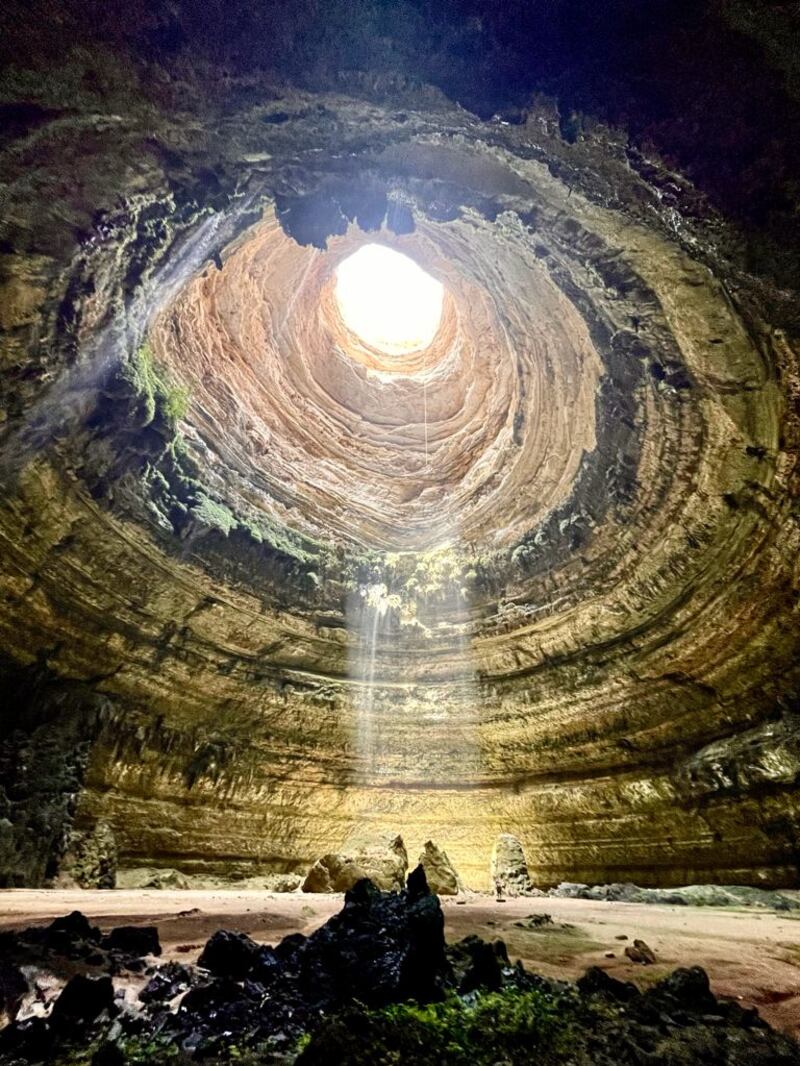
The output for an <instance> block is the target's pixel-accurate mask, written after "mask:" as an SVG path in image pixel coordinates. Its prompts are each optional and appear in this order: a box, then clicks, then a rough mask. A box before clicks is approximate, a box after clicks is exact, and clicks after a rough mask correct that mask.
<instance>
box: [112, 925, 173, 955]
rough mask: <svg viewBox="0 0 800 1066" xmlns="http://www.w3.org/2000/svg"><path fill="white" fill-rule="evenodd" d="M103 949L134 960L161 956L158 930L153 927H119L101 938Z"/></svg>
mask: <svg viewBox="0 0 800 1066" xmlns="http://www.w3.org/2000/svg"><path fill="white" fill-rule="evenodd" d="M103 947H104V948H106V949H107V950H109V951H119V952H120V953H121V954H123V955H130V956H132V957H133V958H136V959H140V958H142V957H143V956H144V955H160V954H161V944H160V942H159V939H158V929H157V928H156V927H155V926H154V925H119V926H117V928H116V929H112V930H111V932H110V933H109V934H108V936H105V937H103Z"/></svg>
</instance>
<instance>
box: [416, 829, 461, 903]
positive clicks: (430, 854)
mask: <svg viewBox="0 0 800 1066" xmlns="http://www.w3.org/2000/svg"><path fill="white" fill-rule="evenodd" d="M419 864H420V866H422V868H423V870H424V871H425V879H426V880H427V882H428V888H430V890H431V892H435V893H436V895H437V896H457V895H458V892H459V884H458V874H457V873H456V871H455V870H454V869H453V866H452V863H451V862H450V860H449V859H448V857H447V852H446V851H443V850H442V849H441V848H440V847H438V845H436V844H434V842H433V841H432V840H428V841H426V842H425V847H424V848H423V849H422V851H421V852H420V856H419Z"/></svg>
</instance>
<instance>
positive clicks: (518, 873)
mask: <svg viewBox="0 0 800 1066" xmlns="http://www.w3.org/2000/svg"><path fill="white" fill-rule="evenodd" d="M491 875H492V884H493V885H494V887H495V890H496V891H498V892H503V893H505V894H506V895H508V896H524V895H526V894H527V893H528V892H529V891H530V889H531V888H532V887H533V886H532V885H531V879H530V876H529V875H528V864H527V862H526V861H525V852H524V851H523V848H522V844H521V843H520V841H519V839H518V838H517V837H515V836H513V835H512V834H511V833H501V835H500V836H499V837H498V838H497V840H496V841H495V843H494V848H493V850H492V866H491Z"/></svg>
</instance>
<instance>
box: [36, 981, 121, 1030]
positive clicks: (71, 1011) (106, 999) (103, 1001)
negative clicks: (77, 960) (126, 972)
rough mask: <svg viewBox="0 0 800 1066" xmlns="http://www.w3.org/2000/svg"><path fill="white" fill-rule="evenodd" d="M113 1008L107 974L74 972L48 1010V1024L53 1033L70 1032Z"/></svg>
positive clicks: (82, 1028) (112, 993)
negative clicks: (49, 1010)
mask: <svg viewBox="0 0 800 1066" xmlns="http://www.w3.org/2000/svg"><path fill="white" fill-rule="evenodd" d="M114 1010H115V1004H114V985H113V984H112V981H111V978H110V977H96V978H94V977H85V976H84V975H83V974H76V975H75V976H74V977H72V978H70V980H69V981H68V982H67V984H66V985H65V986H64V988H63V990H62V992H61V994H60V995H59V997H58V999H57V1000H56V1001H55V1003H54V1004H53V1009H52V1011H51V1012H50V1027H51V1029H52V1030H53V1031H54V1032H57V1033H66V1034H69V1033H74V1032H78V1031H80V1030H85V1028H86V1027H87V1026H88V1025H90V1024H91V1023H92V1022H94V1021H96V1020H97V1018H98V1017H99V1016H100V1015H101V1014H102V1013H103V1012H104V1011H107V1012H109V1013H111V1012H113V1011H114Z"/></svg>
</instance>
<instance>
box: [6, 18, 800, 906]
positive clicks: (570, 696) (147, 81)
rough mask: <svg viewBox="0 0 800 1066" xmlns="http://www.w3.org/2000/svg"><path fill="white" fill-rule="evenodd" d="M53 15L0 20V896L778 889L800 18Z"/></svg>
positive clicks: (788, 803) (790, 862)
mask: <svg viewBox="0 0 800 1066" xmlns="http://www.w3.org/2000/svg"><path fill="white" fill-rule="evenodd" d="M56 6H57V7H59V5H56ZM63 6H64V7H65V12H64V14H63V19H62V18H55V17H54V16H53V10H52V5H50V6H47V7H43V6H42V5H40V4H39V3H38V2H36V3H34V5H33V9H32V10H31V11H29V12H27V13H26V17H25V18H19V17H18V11H17V8H16V6H15V5H10V6H8V5H7V10H5V9H4V10H3V11H2V12H0V20H2V26H0V29H2V32H0V51H2V55H3V57H4V58H5V59H6V60H7V62H6V63H5V64H4V72H3V84H2V87H1V88H2V100H3V103H2V137H0V169H1V170H2V174H1V175H0V178H1V180H2V188H3V219H2V223H1V232H0V332H1V334H2V336H1V337H0V342H1V343H0V350H1V351H2V356H0V361H1V366H0V369H2V373H1V374H0V480H1V487H2V492H1V493H0V557H1V558H2V561H3V562H2V568H0V644H2V648H3V656H4V659H3V663H2V669H1V671H0V672H1V673H2V681H3V690H4V694H8V699H6V700H4V708H3V712H2V713H3V722H2V725H3V729H2V735H1V736H0V770H2V772H0V884H2V885H8V886H14V885H23V884H26V885H34V884H35V885H41V884H46V883H52V881H53V878H55V877H56V876H57V875H58V872H59V868H60V866H61V865H62V864H63V859H64V854H65V849H66V848H67V845H68V844H69V841H70V840H71V839H73V840H77V839H79V837H78V836H73V834H89V835H91V834H92V833H93V832H94V829H95V827H96V826H98V825H107V826H108V827H109V829H110V832H111V833H112V834H113V837H114V840H115V842H116V847H117V849H118V852H119V869H118V876H119V877H120V878H122V877H123V875H124V873H125V870H127V869H138V868H142V867H146V868H154V869H155V868H159V867H169V868H174V869H175V870H177V871H178V873H179V874H180V876H185V877H194V876H198V877H206V878H209V879H211V878H214V877H219V878H222V879H224V878H230V879H232V880H236V881H239V882H240V881H242V880H244V879H248V878H262V877H266V876H269V875H274V874H284V873H285V872H287V871H289V872H294V871H299V870H303V871H306V870H308V869H309V868H310V867H311V866H312V864H314V863H315V862H316V860H317V859H318V858H319V857H320V856H322V855H326V854H328V853H332V854H344V853H345V849H346V848H347V847H348V846H349V842H350V841H351V840H352V838H353V835H354V833H355V832H356V831H360V832H364V833H366V834H367V835H373V836H376V835H379V834H382V833H386V832H391V833H397V832H400V833H402V835H403V839H404V840H405V842H406V845H407V846H408V848H409V853H410V854H411V855H413V856H416V855H418V854H419V853H420V851H421V850H422V848H423V847H424V844H425V841H427V840H435V841H436V842H437V844H438V845H439V846H440V847H441V848H443V849H445V850H446V852H447V854H448V856H449V857H450V859H451V860H452V862H453V865H454V867H455V868H456V869H457V870H458V872H459V875H460V876H461V877H462V878H463V879H464V882H465V884H466V885H467V886H469V887H473V888H482V889H487V888H489V887H490V885H489V865H490V857H491V851H492V846H493V843H494V841H495V839H496V837H497V834H498V833H499V832H502V831H503V829H504V827H512V829H513V832H514V833H515V835H517V836H518V838H519V840H520V842H521V844H522V847H523V848H524V850H525V853H526V854H527V856H528V862H529V873H530V876H531V878H532V879H533V881H534V882H535V883H536V884H537V885H541V886H543V887H546V886H553V885H557V884H558V883H559V882H562V881H571V882H576V883H577V882H580V883H585V884H610V883H616V882H620V883H621V882H627V881H635V882H636V883H637V884H641V885H645V886H658V885H681V884H687V883H692V882H696V883H704V884H710V883H714V882H718V883H719V882H722V883H726V884H736V883H746V884H759V885H763V886H765V887H770V886H771V887H781V886H788V885H793V884H796V883H797V879H798V831H797V827H798V824H800V806H799V805H800V795H799V794H798V789H797V787H796V777H797V771H798V752H797V711H798V691H799V688H798V686H799V685H800V672H799V671H800V667H799V666H798V664H799V663H800V654H799V652H800V635H798V627H797V618H796V605H797V595H798V585H799V584H800V571H798V566H797V560H798V558H800V527H799V526H798V521H797V515H798V494H799V493H800V479H798V465H797V458H798V442H800V415H798V408H797V403H796V397H797V394H798V387H799V386H798V382H800V375H799V374H798V351H800V343H799V342H798V337H800V322H798V312H797V308H798V306H800V299H798V292H799V291H800V287H799V286H798V276H800V271H799V270H798V264H799V263H800V253H799V252H798V248H799V247H800V234H799V233H798V220H797V212H796V209H795V205H796V199H797V197H796V190H797V187H798V182H799V181H800V158H798V152H797V145H798V144H800V117H798V108H797V99H796V92H795V90H796V86H795V81H796V78H795V76H794V74H793V71H794V70H795V65H796V64H795V61H794V56H793V54H790V48H789V45H788V44H787V42H792V41H794V40H795V39H796V20H795V21H793V20H794V16H793V15H792V14H791V12H790V11H789V10H788V9H789V7H791V5H785V4H784V5H770V7H769V11H768V12H766V14H765V13H764V12H762V11H761V10H760V9H759V10H758V11H756V8H755V6H754V5H752V4H748V3H746V2H744V0H736V3H731V4H727V3H726V4H706V5H702V4H701V5H680V10H679V12H678V13H677V14H675V8H674V5H670V4H659V5H656V7H655V8H654V9H653V10H650V7H648V9H647V16H646V17H645V16H644V15H643V14H642V11H643V8H642V6H641V5H640V4H632V3H631V4H627V3H622V4H619V5H618V4H615V5H612V7H613V10H612V11H609V12H605V11H604V12H603V15H602V16H597V15H596V13H595V11H594V9H593V10H592V12H589V13H588V14H587V12H586V11H583V13H582V14H581V15H580V16H579V17H576V18H574V19H573V18H569V17H567V16H566V15H565V14H564V13H563V12H562V13H561V14H559V16H558V17H553V12H552V5H550V4H540V3H532V4H528V5H523V6H524V8H525V10H524V12H522V11H518V10H517V7H512V8H509V7H508V5H502V4H500V5H491V10H489V9H488V8H487V10H486V11H483V10H481V12H480V17H477V16H476V15H475V12H474V11H472V10H471V5H466V6H464V5H461V4H457V5H455V7H454V6H453V5H449V4H448V5H438V6H437V5H426V7H425V9H424V11H422V8H421V5H420V4H419V3H418V2H417V0H410V2H409V3H407V4H403V5H401V8H402V10H400V11H398V12H395V13H394V14H395V15H396V17H393V18H392V19H388V18H387V16H386V15H385V12H384V8H383V6H382V5H366V6H365V5H361V4H354V5H346V4H342V5H339V6H338V8H337V10H339V9H341V11H340V15H341V17H339V16H337V18H336V19H333V20H330V19H328V18H327V17H326V14H325V13H324V12H321V9H320V8H319V5H299V6H298V5H284V7H285V10H281V11H277V10H276V11H272V9H270V10H271V14H270V17H268V18H267V17H264V15H263V12H262V11H260V10H259V11H256V10H255V8H254V7H252V5H249V4H248V3H247V2H246V0H244V6H243V8H242V10H241V11H239V14H238V15H235V16H229V15H228V14H227V13H223V12H222V10H221V8H220V10H219V12H216V11H210V10H205V9H204V10H203V12H202V14H199V15H197V16H196V17H194V16H192V17H188V16H187V11H186V9H185V8H184V6H183V5H182V4H178V5H177V6H175V5H172V6H169V7H168V8H163V10H162V9H161V8H160V9H159V10H158V11H157V12H156V11H155V10H154V9H153V6H152V5H150V4H149V3H145V4H143V5H133V6H131V7H130V9H128V8H126V9H125V10H124V11H122V10H116V9H115V11H114V12H113V15H112V14H111V13H110V12H111V8H108V10H107V11H106V10H105V9H104V10H103V11H99V7H102V5H97V4H91V5H86V4H83V5H81V4H75V3H67V4H65V5H63ZM162 7H163V6H162ZM762 7H763V5H762ZM367 8H368V10H367ZM434 8H435V10H433V9H434ZM467 8H469V9H470V10H467ZM689 8H691V10H689ZM237 10H238V8H237ZM37 12H38V15H37ZM315 13H316V14H315ZM240 16H241V17H240ZM628 16H629V17H628ZM387 22H389V23H390V24H389V25H387V24H386V23H387ZM72 44H75V46H76V47H72ZM676 56H678V57H680V63H679V65H678V66H676V61H675V57H676ZM5 68H7V69H5ZM343 72H346V73H343ZM793 79H794V80H793ZM719 116H725V118H724V121H721V120H720V117H719ZM373 240H375V241H378V242H380V243H383V244H385V245H387V246H389V247H391V248H392V249H395V250H397V251H400V252H403V253H404V254H407V255H409V256H411V257H412V258H414V259H415V260H416V261H417V262H418V263H419V264H420V265H421V266H422V267H424V268H425V269H426V270H428V271H429V272H430V273H431V274H432V275H433V276H435V277H436V278H438V279H439V280H440V281H441V282H442V283H443V284H444V286H445V288H446V290H447V295H446V299H445V306H444V313H443V317H442V324H441V329H440V330H439V333H438V334H437V336H436V337H435V338H434V340H433V342H432V343H431V345H430V346H429V347H428V348H426V349H425V350H424V351H419V352H416V353H410V354H408V355H406V356H403V357H402V358H399V359H397V358H395V359H394V360H393V359H391V358H388V357H386V355H385V353H384V354H381V353H380V352H378V351H377V350H373V349H372V348H370V347H369V346H368V345H365V344H364V343H362V341H361V340H360V339H359V338H358V337H357V336H355V335H354V334H352V333H351V332H350V331H349V330H348V329H347V328H346V327H345V325H344V322H343V320H342V317H341V315H340V314H339V311H338V309H337V305H336V301H335V298H334V288H335V286H334V274H335V270H336V266H337V264H338V263H339V262H340V261H341V259H342V258H344V257H345V256H347V255H348V254H350V253H351V252H352V251H354V250H355V249H356V248H357V247H358V246H359V245H361V244H363V243H365V242H368V241H373ZM90 865H91V866H92V867H93V869H94V868H95V866H96V864H94V863H91V864H90ZM97 876H98V877H102V878H104V879H107V874H106V873H103V874H98V875H97ZM90 877H91V878H94V877H95V873H91V874H90ZM350 881H352V878H350Z"/></svg>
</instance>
